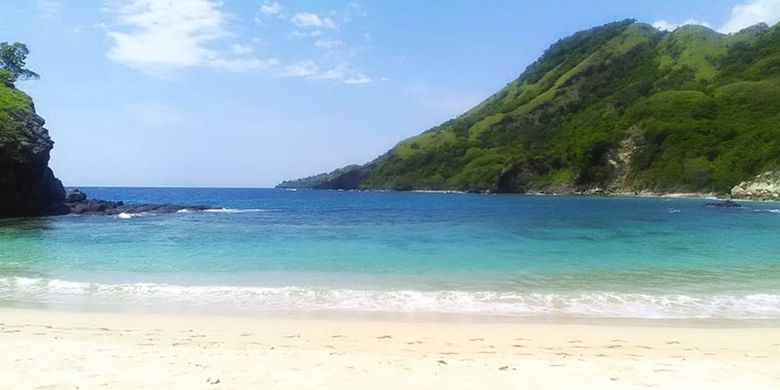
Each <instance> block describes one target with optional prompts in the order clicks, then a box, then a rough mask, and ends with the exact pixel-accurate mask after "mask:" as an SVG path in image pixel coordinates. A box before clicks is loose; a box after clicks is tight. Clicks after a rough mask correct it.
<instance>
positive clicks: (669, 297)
mask: <svg viewBox="0 0 780 390" xmlns="http://www.w3.org/2000/svg"><path fill="white" fill-rule="evenodd" d="M0 300H4V301H14V302H25V303H39V304H53V305H58V304H59V305H67V304H80V305H130V306H134V305H141V306H158V307H162V308H165V307H166V305H168V306H171V307H178V308H181V307H185V308H186V307H191V308H206V309H210V308H214V309H215V310H216V309H224V308H229V309H231V310H236V311H245V312H257V311H290V310H309V311H316V310H347V311H381V312H402V313H454V314H458V313H462V314H478V315H479V314H484V315H503V316H517V317H539V316H568V317H587V318H648V319H694V318H696V319H698V318H720V319H780V295H778V294H765V293H753V294H745V295H719V294H713V295H696V296H693V295H680V294H666V295H647V294H633V293H616V292H594V293H579V294H577V293H572V294H554V293H544V294H542V293H539V294H521V293H514V292H506V291H504V292H502V291H443V290H439V291H416V290H389V291H388V290H356V289H339V288H307V287H273V288H271V287H248V286H181V285H172V284H158V283H126V284H105V283H90V282H73V281H65V280H58V279H43V278H26V277H5V278H0Z"/></svg>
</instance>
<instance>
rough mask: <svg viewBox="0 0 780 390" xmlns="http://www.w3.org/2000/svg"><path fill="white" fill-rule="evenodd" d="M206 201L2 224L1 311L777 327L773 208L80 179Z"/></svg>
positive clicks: (145, 197) (138, 198) (779, 214)
mask: <svg viewBox="0 0 780 390" xmlns="http://www.w3.org/2000/svg"><path fill="white" fill-rule="evenodd" d="M86 191H87V193H88V194H89V195H90V196H91V197H94V198H103V199H114V200H124V201H126V202H130V203H132V202H151V203H162V202H170V203H179V204H205V205H209V206H210V207H212V209H210V210H208V211H206V212H184V213H177V214H172V215H121V216H119V217H104V216H64V217H52V218H43V219H30V220H8V221H2V222H0V303H2V304H5V305H14V306H19V305H21V306H26V305H32V306H45V307H65V308H85V307H86V308H101V307H110V308H123V309H131V310H147V309H148V310H177V311H178V310H184V311H228V312H250V313H255V312H267V311H291V310H292V311H297V310H305V311H330V310H339V311H343V310H348V311H382V312H404V313H406V312H411V313H416V312H425V313H430V312H433V313H469V314H490V315H506V316H529V317H539V316H541V317H550V316H553V317H556V316H564V317H597V318H613V317H619V318H769V319H780V204H777V203H757V202H746V203H744V206H745V207H743V208H740V209H722V208H711V207H705V206H704V204H705V203H706V202H708V200H703V199H657V198H646V199H635V198H598V197H587V198H586V197H539V196H518V195H477V194H440V193H396V192H335V191H296V192H293V191H283V190H268V189H143V188H88V189H86Z"/></svg>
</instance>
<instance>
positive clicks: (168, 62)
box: [107, 0, 273, 73]
mask: <svg viewBox="0 0 780 390" xmlns="http://www.w3.org/2000/svg"><path fill="white" fill-rule="evenodd" d="M220 6H221V3H219V2H216V1H212V0H177V1H166V0H129V1H127V2H124V3H122V4H120V5H117V6H114V7H111V8H108V11H109V12H111V13H112V14H114V15H115V17H116V21H115V23H113V24H112V25H111V26H109V27H108V28H107V33H108V35H109V37H111V38H112V39H113V41H114V45H113V47H111V49H110V50H109V52H108V58H109V59H111V60H112V61H114V62H117V63H120V64H124V65H128V66H131V67H134V68H137V69H141V70H144V71H148V72H151V73H165V72H167V71H170V70H173V69H181V68H187V67H210V68H215V69H220V70H227V71H250V70H256V69H266V68H268V67H269V66H271V65H272V64H273V60H260V59H256V58H242V57H230V56H228V55H227V53H224V52H222V51H220V50H218V49H216V48H215V46H216V45H217V44H218V43H221V42H222V41H223V40H225V39H226V38H229V37H230V36H231V34H230V33H229V32H228V31H227V30H226V28H225V24H226V16H225V15H224V14H223V13H222V12H221V11H220V9H219V7H220Z"/></svg>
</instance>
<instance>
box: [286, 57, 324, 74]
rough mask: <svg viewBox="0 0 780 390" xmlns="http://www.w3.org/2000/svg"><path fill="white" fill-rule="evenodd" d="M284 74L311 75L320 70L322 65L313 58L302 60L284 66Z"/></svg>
mask: <svg viewBox="0 0 780 390" xmlns="http://www.w3.org/2000/svg"><path fill="white" fill-rule="evenodd" d="M284 70H285V71H284V74H285V75H286V76H291V77H310V76H313V75H315V74H317V73H318V72H319V71H320V67H319V66H317V64H315V63H314V61H312V60H305V61H301V62H298V63H295V64H292V65H288V66H286V67H285V68H284Z"/></svg>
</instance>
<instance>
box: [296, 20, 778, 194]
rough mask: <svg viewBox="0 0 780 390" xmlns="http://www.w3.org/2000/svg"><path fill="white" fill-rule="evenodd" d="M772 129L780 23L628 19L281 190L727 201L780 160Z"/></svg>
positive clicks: (571, 40)
mask: <svg viewBox="0 0 780 390" xmlns="http://www.w3.org/2000/svg"><path fill="white" fill-rule="evenodd" d="M778 123H780V26H778V25H776V26H774V27H768V26H767V25H764V24H759V25H756V26H753V27H750V28H747V29H745V30H742V31H740V32H738V33H734V34H721V33H718V32H715V31H713V30H711V29H709V28H706V27H703V26H694V25H689V26H683V27H680V28H678V29H676V30H674V31H672V32H668V31H661V30H658V29H656V28H653V27H652V26H650V25H647V24H642V23H637V22H635V21H633V20H624V21H620V22H615V23H610V24H607V25H604V26H600V27H596V28H593V29H590V30H586V31H582V32H578V33H576V34H574V35H572V36H570V37H567V38H565V39H562V40H560V41H558V42H557V43H555V44H553V45H552V46H551V47H550V48H549V49H547V50H546V51H545V52H544V54H543V55H542V56H541V57H540V58H539V59H538V60H537V61H536V62H535V63H533V64H531V65H530V66H529V67H528V68H527V69H526V70H525V71H524V72H523V73H522V74H521V75H520V76H519V77H518V78H517V79H516V80H514V81H512V82H511V83H509V84H508V85H507V86H506V87H505V88H503V89H502V90H500V91H499V92H497V93H496V94H494V95H493V96H491V97H489V98H488V99H486V100H485V101H483V102H482V103H480V104H479V105H477V106H476V107H474V108H472V109H471V110H469V111H468V112H466V113H464V114H462V115H461V116H459V117H457V118H455V119H453V120H450V121H447V122H445V123H443V124H441V125H439V126H436V127H434V128H432V129H430V130H428V131H425V132H423V133H422V134H420V135H418V136H415V137H412V138H409V139H406V140H403V141H401V142H400V143H398V144H397V145H396V146H395V147H393V148H392V149H391V150H390V151H388V152H387V153H385V154H384V155H382V156H380V157H378V158H377V159H376V160H374V161H372V162H370V163H368V164H366V165H363V166H351V167H346V168H342V169H341V170H338V171H335V172H332V173H331V174H328V175H321V176H317V177H314V178H308V179H307V180H306V181H300V182H297V181H289V182H286V183H285V186H287V187H314V188H362V189H395V190H420V189H426V190H462V191H490V192H531V191H534V192H537V191H538V192H568V193H572V192H585V193H602V192H607V193H609V192H659V193H665V192H712V193H728V191H729V190H730V189H731V188H732V187H734V186H735V185H737V184H739V183H740V182H742V181H745V180H748V179H750V178H753V177H755V176H756V175H758V174H760V173H762V172H765V171H770V170H774V169H777V167H778V165H780V126H778ZM344 174H351V175H352V176H353V180H348V181H344V180H339V178H340V177H341V176H342V175H344ZM355 176H357V177H359V179H358V180H355V179H354V177H355ZM312 179H314V180H312ZM345 183H346V184H348V185H344V184H345Z"/></svg>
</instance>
